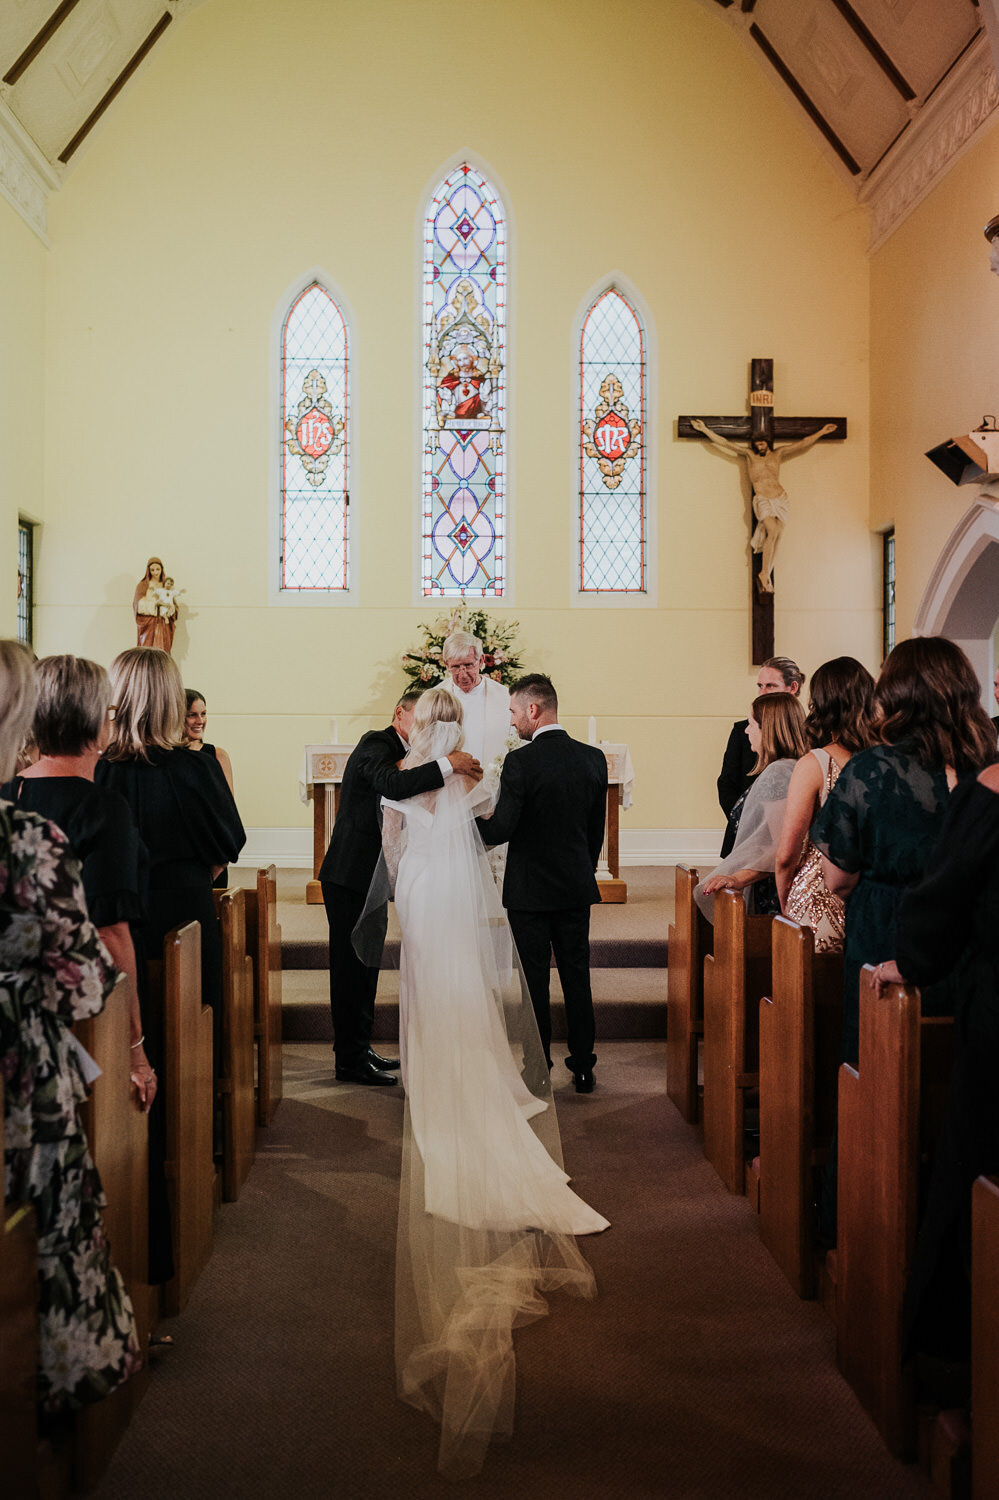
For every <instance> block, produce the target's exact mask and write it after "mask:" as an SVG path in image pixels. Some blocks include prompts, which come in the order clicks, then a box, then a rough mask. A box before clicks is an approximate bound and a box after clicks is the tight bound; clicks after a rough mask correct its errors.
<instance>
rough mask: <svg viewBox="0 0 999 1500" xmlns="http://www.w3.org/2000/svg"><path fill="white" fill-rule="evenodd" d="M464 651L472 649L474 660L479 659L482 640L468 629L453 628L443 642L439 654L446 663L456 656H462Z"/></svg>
mask: <svg viewBox="0 0 999 1500" xmlns="http://www.w3.org/2000/svg"><path fill="white" fill-rule="evenodd" d="M466 651H474V652H475V660H476V661H479V660H480V659H481V657H482V642H481V641H480V640H479V638H478V636H477V635H472V634H471V632H470V631H468V630H453V631H452V632H451V634H450V635H449V636H448V638H447V640H446V641H445V642H444V647H443V649H442V651H441V656H442V657H443V658H444V661H445V663H447V662H449V661H453V660H454V658H455V657H456V656H464V655H465V653H466Z"/></svg>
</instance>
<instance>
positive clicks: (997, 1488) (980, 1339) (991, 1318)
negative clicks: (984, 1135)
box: [971, 1177, 999, 1500]
mask: <svg viewBox="0 0 999 1500" xmlns="http://www.w3.org/2000/svg"><path fill="white" fill-rule="evenodd" d="M971 1312H972V1317H971V1474H972V1479H971V1483H972V1495H973V1497H974V1500H994V1497H995V1496H996V1495H999V1178H996V1177H979V1179H978V1181H977V1182H976V1183H975V1185H974V1188H973V1189H972V1195H971Z"/></svg>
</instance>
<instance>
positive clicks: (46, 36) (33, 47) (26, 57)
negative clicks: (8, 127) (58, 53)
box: [3, 0, 80, 84]
mask: <svg viewBox="0 0 999 1500" xmlns="http://www.w3.org/2000/svg"><path fill="white" fill-rule="evenodd" d="M79 3H80V0H62V4H61V5H60V6H59V8H58V9H57V10H54V11H53V12H52V14H51V15H50V16H49V18H48V20H47V21H46V22H45V25H44V26H43V27H42V29H41V31H39V32H38V34H37V35H36V36H35V37H33V38H32V40H31V41H30V42H29V43H28V45H27V46H26V47H25V49H24V51H23V52H22V53H21V55H20V57H19V58H18V59H17V62H16V63H15V64H14V66H13V67H12V68H11V69H10V71H9V72H7V73H5V74H4V75H3V81H4V83H11V84H13V83H16V82H17V80H18V79H19V78H20V77H21V76H22V74H24V73H26V72H27V70H28V69H29V68H30V67H31V64H32V63H33V62H34V60H35V58H36V57H37V56H38V54H39V52H41V50H42V48H43V47H47V46H48V44H49V42H50V41H51V40H52V38H53V37H54V36H55V34H56V32H57V31H58V30H59V27H60V26H61V25H62V23H63V21H65V19H66V17H67V16H68V15H69V13H70V11H72V10H75V9H76V7H77V5H78V4H79Z"/></svg>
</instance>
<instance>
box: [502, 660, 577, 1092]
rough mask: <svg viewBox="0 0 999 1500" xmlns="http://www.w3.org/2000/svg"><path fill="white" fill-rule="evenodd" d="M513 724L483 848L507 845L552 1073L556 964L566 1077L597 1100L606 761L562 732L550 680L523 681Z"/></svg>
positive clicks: (507, 890) (520, 948)
mask: <svg viewBox="0 0 999 1500" xmlns="http://www.w3.org/2000/svg"><path fill="white" fill-rule="evenodd" d="M510 723H511V724H512V725H513V727H514V729H516V731H517V733H518V734H519V735H520V738H521V739H522V740H527V741H529V742H530V743H528V744H526V745H524V746H523V747H522V748H521V749H520V750H518V751H516V753H515V754H512V755H508V756H507V758H506V760H505V761H504V762H503V774H502V777H501V779H500V790H499V800H498V802H497V803H496V809H495V811H494V813H493V815H492V817H491V818H479V819H478V827H479V832H480V833H481V835H482V840H483V843H485V844H504V843H506V842H507V840H509V843H510V851H509V854H508V855H507V863H506V877H505V879H504V881H503V905H504V906H505V907H506V909H507V916H508V917H509V919H510V930H511V931H512V933H513V938H514V942H515V943H516V944H517V952H518V953H519V954H520V962H521V964H522V966H523V969H524V977H525V978H526V980H527V987H528V989H529V990H530V992H531V1003H532V1005H533V1006H534V1014H535V1015H536V1017H537V1021H538V1031H539V1032H540V1033H541V1042H542V1045H543V1047H544V1049H545V1058H546V1060H547V1062H548V1066H549V1068H550V1067H551V1065H552V1059H551V1037H552V1021H551V1010H550V1005H549V988H550V983H551V955H552V952H553V951H554V954H555V963H556V964H557V966H558V977H559V979H560V980H561V981H562V994H563V995H564V997H565V1018H566V1026H567V1030H568V1037H569V1056H568V1057H567V1058H566V1067H567V1068H568V1069H569V1071H570V1073H571V1074H572V1075H573V1079H574V1082H575V1085H576V1092H577V1093H578V1094H589V1093H592V1092H593V1087H594V1077H593V1065H594V1063H595V1062H596V1060H597V1059H596V1054H595V1053H594V1051H593V1041H594V1024H593V997H592V994H591V992H590V907H591V906H593V905H594V904H595V903H596V902H598V901H599V900H600V892H599V890H598V889H597V881H596V876H595V875H594V870H595V868H596V865H597V861H598V860H599V858H600V848H601V845H602V843H603V838H604V813H605V808H606V805H607V761H606V759H605V758H604V755H603V753H602V752H601V751H600V750H597V749H595V748H594V747H593V746H592V745H583V744H581V743H580V742H579V740H573V739H570V738H569V736H568V735H567V734H566V732H565V730H564V729H563V728H562V727H561V725H560V724H559V722H558V698H557V696H556V693H555V689H554V687H553V686H552V683H551V679H550V678H548V677H544V676H542V675H541V674H540V673H538V672H535V673H532V674H531V675H530V676H528V677H522V678H521V679H520V681H519V682H517V683H515V684H514V686H513V688H512V689H511V691H510Z"/></svg>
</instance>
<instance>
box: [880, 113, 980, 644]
mask: <svg viewBox="0 0 999 1500" xmlns="http://www.w3.org/2000/svg"><path fill="white" fill-rule="evenodd" d="M996 212H999V130H997V129H996V128H995V127H994V126H993V127H992V129H991V130H989V131H988V132H987V133H986V134H985V135H984V137H983V139H981V140H980V141H979V142H978V143H977V144H976V145H975V146H974V147H972V149H971V150H970V151H968V152H967V153H966V154H965V155H964V156H963V157H962V158H961V160H960V161H958V162H957V163H955V165H954V166H953V167H952V168H951V170H950V172H949V173H948V174H947V176H946V177H945V178H944V179H943V181H942V182H941V183H940V184H939V185H938V186H937V187H936V188H935V189H934V190H933V192H932V193H931V194H930V195H929V196H928V197H927V198H926V199H925V200H924V202H923V203H921V204H920V205H919V207H918V208H916V209H915V211H914V212H913V213H912V214H911V215H910V216H909V218H908V219H906V221H905V223H904V224H902V225H901V227H900V228H899V229H897V230H896V231H895V233H894V234H893V235H892V237H891V239H889V240H888V241H887V242H886V244H885V245H883V246H882V248H881V249H880V250H879V251H878V252H877V254H876V255H875V256H874V257H873V259H872V263H871V524H872V526H875V527H883V526H888V525H890V524H891V523H892V522H894V524H895V547H896V566H897V571H898V588H897V621H898V635H899V639H901V638H902V637H903V636H904V635H907V634H909V633H910V632H911V629H912V624H913V619H914V617H915V613H916V610H917V608H918V606H919V601H920V598H921V596H922V593H923V590H924V589H925V587H926V584H927V582H928V580H929V576H930V573H931V571H932V568H933V565H934V563H935V562H936V560H937V557H938V555H939V553H940V550H941V548H942V547H943V545H944V543H945V542H946V540H947V538H948V536H949V535H950V533H951V531H952V530H953V528H954V527H955V525H956V524H957V522H958V521H959V520H960V518H961V516H962V515H963V514H964V512H965V511H966V510H967V509H968V506H969V505H970V504H971V502H972V500H973V499H974V497H975V489H974V488H973V487H970V486H964V487H961V488H958V487H955V486H954V485H952V484H951V482H950V481H949V480H948V479H947V478H945V476H944V475H943V474H941V472H940V470H939V469H937V468H936V467H935V466H934V465H933V464H931V463H930V461H929V459H927V458H925V457H924V454H925V453H926V451H927V450H928V449H930V448H934V447H936V445H937V444H938V443H942V442H944V441H945V440H946V439H947V438H950V437H954V436H956V435H958V434H960V433H963V432H968V431H970V430H971V429H972V428H973V427H977V425H978V423H979V422H980V421H981V419H982V416H983V415H984V414H985V413H986V412H993V413H997V414H999V280H997V279H996V277H994V276H993V275H992V274H991V273H990V271H989V247H988V244H987V242H986V240H985V239H984V237H983V234H982V229H983V226H984V225H985V224H986V223H987V222H988V221H989V219H991V218H992V217H993V216H994V215H995V214H996Z"/></svg>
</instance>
